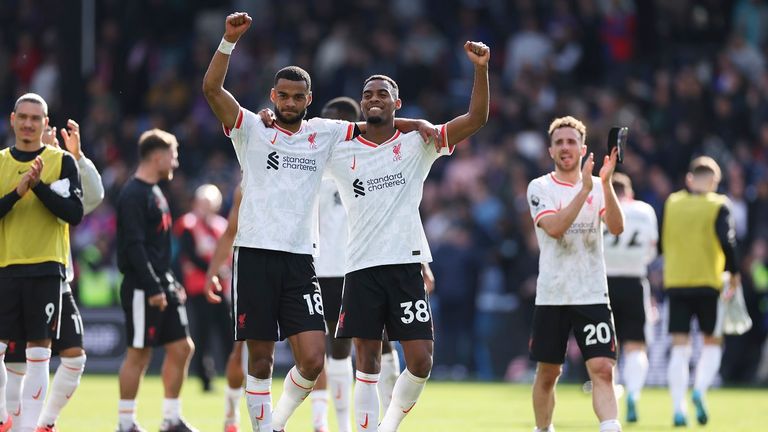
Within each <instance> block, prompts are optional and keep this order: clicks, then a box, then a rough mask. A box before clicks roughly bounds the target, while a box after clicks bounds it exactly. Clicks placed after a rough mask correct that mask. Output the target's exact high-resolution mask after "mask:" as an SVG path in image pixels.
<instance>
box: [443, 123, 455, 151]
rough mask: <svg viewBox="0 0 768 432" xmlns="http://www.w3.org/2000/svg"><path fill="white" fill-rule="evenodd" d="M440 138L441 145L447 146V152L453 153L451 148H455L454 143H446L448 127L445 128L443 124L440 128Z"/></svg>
mask: <svg viewBox="0 0 768 432" xmlns="http://www.w3.org/2000/svg"><path fill="white" fill-rule="evenodd" d="M440 138H442V140H443V143H442V145H441V147H445V148H447V149H448V154H453V150H454V149H455V148H456V145H455V144H454V145H449V144H448V128H446V125H443V127H441V128H440Z"/></svg>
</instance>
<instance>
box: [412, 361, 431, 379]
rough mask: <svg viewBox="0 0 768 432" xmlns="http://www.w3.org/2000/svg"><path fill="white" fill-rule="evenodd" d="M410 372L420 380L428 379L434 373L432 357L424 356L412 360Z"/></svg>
mask: <svg viewBox="0 0 768 432" xmlns="http://www.w3.org/2000/svg"><path fill="white" fill-rule="evenodd" d="M408 371H410V372H411V373H412V374H413V375H415V376H417V377H419V378H426V377H428V376H429V374H430V372H432V356H430V355H423V356H418V357H416V358H415V359H412V360H411V363H410V364H408Z"/></svg>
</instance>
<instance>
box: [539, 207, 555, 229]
mask: <svg viewBox="0 0 768 432" xmlns="http://www.w3.org/2000/svg"><path fill="white" fill-rule="evenodd" d="M555 213H557V211H555V210H544V211H542V212H540V213H539V214H537V215H536V216H534V218H533V225H534V226H537V225H538V224H539V221H540V220H541V218H543V217H545V216H549V215H553V214H555Z"/></svg>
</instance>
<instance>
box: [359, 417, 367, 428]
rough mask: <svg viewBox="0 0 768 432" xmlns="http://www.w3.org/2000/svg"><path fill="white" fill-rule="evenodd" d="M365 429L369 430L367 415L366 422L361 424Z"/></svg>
mask: <svg viewBox="0 0 768 432" xmlns="http://www.w3.org/2000/svg"><path fill="white" fill-rule="evenodd" d="M360 427H361V428H363V429H368V414H366V415H365V422H364V423H361V424H360Z"/></svg>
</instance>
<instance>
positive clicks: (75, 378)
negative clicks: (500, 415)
mask: <svg viewBox="0 0 768 432" xmlns="http://www.w3.org/2000/svg"><path fill="white" fill-rule="evenodd" d="M83 370H85V354H83V355H81V356H79V357H62V358H61V364H60V365H59V367H58V368H57V369H56V374H55V375H54V376H53V383H51V391H50V394H49V395H48V400H47V401H46V402H45V407H44V408H43V412H42V414H40V420H38V421H37V425H38V426H48V425H53V424H55V423H56V419H58V418H59V414H60V413H61V410H62V409H63V408H64V406H65V405H67V403H68V402H69V399H70V398H71V397H72V394H73V393H74V392H75V390H76V389H77V386H79V385H80V377H81V376H83Z"/></svg>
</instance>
